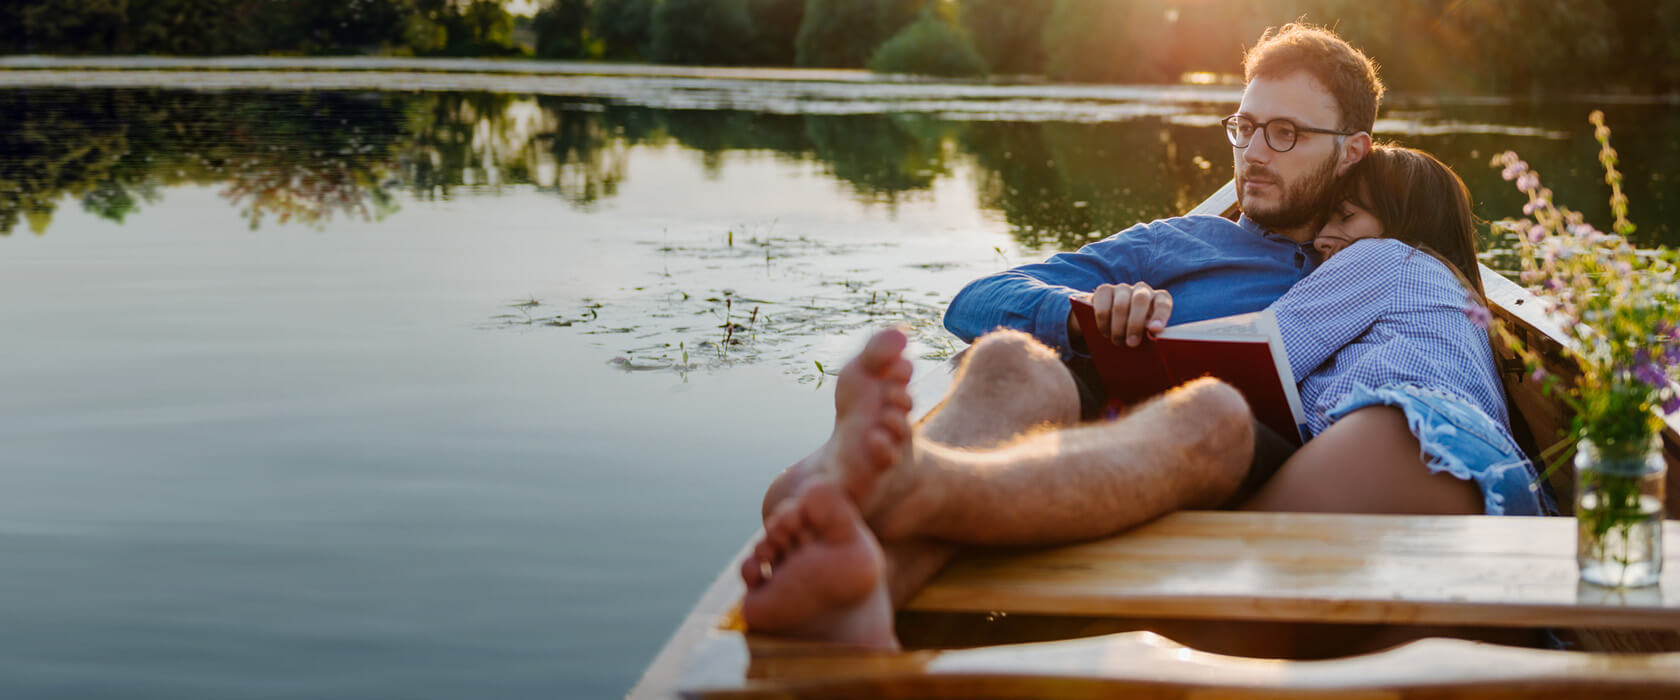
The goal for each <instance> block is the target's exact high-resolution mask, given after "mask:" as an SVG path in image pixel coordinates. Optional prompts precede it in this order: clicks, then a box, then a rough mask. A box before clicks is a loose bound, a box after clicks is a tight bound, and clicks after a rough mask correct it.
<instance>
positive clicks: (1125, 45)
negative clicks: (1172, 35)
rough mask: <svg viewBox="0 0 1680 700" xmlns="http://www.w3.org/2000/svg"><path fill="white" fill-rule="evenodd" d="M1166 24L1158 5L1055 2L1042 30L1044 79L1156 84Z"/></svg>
mask: <svg viewBox="0 0 1680 700" xmlns="http://www.w3.org/2000/svg"><path fill="white" fill-rule="evenodd" d="M1168 29H1169V23H1168V21H1167V12H1166V7H1165V6H1164V3H1163V2H1162V0H1056V6H1055V9H1054V10H1053V11H1052V12H1051V13H1050V18H1049V20H1047V21H1046V23H1045V27H1044V46H1045V66H1044V68H1045V74H1047V75H1049V76H1050V77H1051V78H1055V79H1057V80H1073V81H1079V82H1106V83H1134V82H1160V81H1162V80H1164V79H1167V78H1169V77H1171V78H1177V76H1176V75H1172V76H1169V75H1167V71H1165V70H1163V68H1162V66H1161V64H1160V63H1159V60H1158V59H1159V57H1160V56H1161V55H1162V54H1163V49H1164V47H1165V46H1166V44H1167V42H1166V39H1167V35H1168V33H1167V32H1168Z"/></svg>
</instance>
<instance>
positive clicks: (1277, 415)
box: [1073, 299, 1307, 445]
mask: <svg viewBox="0 0 1680 700" xmlns="http://www.w3.org/2000/svg"><path fill="white" fill-rule="evenodd" d="M1073 314H1074V317H1075V318H1077V319H1078V320H1079V328H1080V332H1081V334H1082V335H1083V336H1084V337H1085V346H1086V348H1088V349H1089V350H1090V351H1091V361H1092V363H1093V364H1095V365H1096V367H1097V374H1098V375H1100V376H1101V377H1102V382H1103V387H1104V388H1105V389H1107V390H1108V406H1109V408H1110V409H1111V410H1115V411H1124V410H1125V409H1126V407H1128V406H1134V405H1137V404H1140V403H1142V402H1144V401H1147V400H1148V399H1149V398H1150V397H1153V396H1156V395H1159V394H1162V393H1165V392H1166V391H1167V390H1169V389H1171V388H1173V387H1175V386H1178V385H1180V384H1183V383H1185V382H1188V381H1190V380H1193V379H1196V378H1198V377H1205V376H1212V377H1217V378H1219V379H1220V380H1223V381H1224V382H1225V383H1227V384H1230V385H1231V386H1233V387H1235V388H1236V389H1237V391H1239V392H1242V395H1243V398H1244V399H1247V400H1248V405H1249V408H1250V409H1251V410H1253V411H1254V417H1255V418H1256V419H1257V420H1259V421H1260V422H1261V423H1262V424H1264V425H1265V426H1266V427H1269V428H1271V429H1272V430H1274V431H1277V434H1278V435H1282V436H1283V437H1284V438H1285V439H1287V440H1289V441H1291V442H1294V443H1295V444H1297V445H1299V444H1301V443H1303V442H1305V439H1306V427H1307V426H1306V423H1307V419H1306V413H1304V412H1303V411H1302V410H1301V395H1300V392H1299V391H1298V390H1297V389H1296V387H1295V373H1294V372H1292V371H1290V369H1289V355H1288V353H1287V352H1286V351H1285V350H1284V347H1283V337H1282V335H1281V334H1280V333H1279V332H1278V326H1277V317H1276V316H1274V315H1273V314H1272V312H1271V310H1270V309H1267V310H1265V311H1256V312H1254V313H1248V314H1240V315H1237V316H1226V317H1224V318H1214V319H1208V320H1206V321H1197V322H1196V323H1186V324H1183V325H1177V326H1170V327H1168V328H1167V329H1166V330H1163V331H1161V333H1160V334H1159V335H1157V336H1156V337H1154V338H1148V337H1145V338H1144V339H1143V342H1142V343H1139V344H1138V346H1137V347H1135V348H1133V347H1126V346H1125V345H1115V344H1114V343H1113V342H1112V341H1110V340H1109V339H1108V338H1106V337H1104V336H1103V335H1102V334H1101V333H1099V332H1098V331H1097V315H1096V310H1095V309H1093V308H1092V307H1091V305H1090V304H1089V303H1087V302H1085V301H1082V300H1079V299H1074V300H1073Z"/></svg>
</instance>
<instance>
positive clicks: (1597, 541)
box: [1575, 436, 1667, 588]
mask: <svg viewBox="0 0 1680 700" xmlns="http://www.w3.org/2000/svg"><path fill="white" fill-rule="evenodd" d="M1666 476H1667V464H1666V463H1665V462H1664V461H1663V454H1662V441H1661V439H1660V438H1658V437H1656V436H1653V437H1652V438H1651V442H1650V444H1649V446H1648V447H1647V448H1646V449H1645V450H1644V451H1643V452H1642V453H1640V454H1633V455H1614V454H1607V453H1606V452H1604V451H1602V450H1600V449H1599V446H1598V445H1596V444H1594V443H1593V442H1592V441H1590V440H1582V441H1581V442H1580V444H1579V445H1578V447H1577V449H1576V452H1575V519H1576V522H1577V525H1578V530H1577V539H1576V546H1575V561H1576V563H1577V564H1578V565H1579V566H1580V569H1581V580H1583V581H1587V582H1589V583H1594V584H1597V585H1600V586H1612V587H1618V588H1621V587H1636V586H1650V585H1655V584H1656V583H1657V582H1658V580H1660V579H1661V578H1662V564H1663V562H1662V553H1663V543H1662V526H1663V499H1664V496H1665V494H1664V492H1663V489H1664V481H1665V477H1666Z"/></svg>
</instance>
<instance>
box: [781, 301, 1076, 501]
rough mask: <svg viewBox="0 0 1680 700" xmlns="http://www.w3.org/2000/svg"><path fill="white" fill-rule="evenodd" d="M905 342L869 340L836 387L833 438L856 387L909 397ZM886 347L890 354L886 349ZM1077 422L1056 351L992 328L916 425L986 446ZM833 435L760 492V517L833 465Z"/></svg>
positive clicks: (940, 439)
mask: <svg viewBox="0 0 1680 700" xmlns="http://www.w3.org/2000/svg"><path fill="white" fill-rule="evenodd" d="M902 347H903V346H902V345H898V344H896V343H894V342H879V341H872V342H871V343H870V345H868V346H866V347H865V349H864V352H863V353H862V354H860V355H859V356H858V357H857V358H856V359H854V360H853V361H852V362H851V363H849V364H847V365H846V367H845V369H843V370H841V373H840V380H839V381H838V382H836V384H835V392H834V401H835V409H836V411H835V413H836V421H835V422H836V428H835V435H836V436H839V435H840V434H841V431H840V428H839V424H840V423H841V421H842V419H843V417H844V416H845V415H846V414H847V413H849V412H850V409H851V406H852V405H853V404H855V403H857V394H858V393H860V392H859V390H858V385H859V384H860V383H864V382H867V381H871V380H878V381H880V382H883V383H885V384H888V385H890V386H889V387H888V390H889V391H891V392H892V393H893V400H894V401H895V402H897V401H900V400H902V401H904V402H906V403H907V402H908V396H909V394H908V392H907V390H905V389H904V388H903V387H904V386H905V385H906V384H908V382H909V381H910V363H909V362H908V361H906V360H904V359H903V358H900V357H898V354H897V353H898V349H901V348H902ZM888 351H890V353H889V352H888ZM1078 420H1079V394H1078V390H1077V389H1076V388H1075V387H1074V384H1073V378H1072V377H1071V376H1070V375H1069V374H1068V371H1067V368H1066V367H1064V366H1063V365H1062V363H1061V361H1060V360H1059V359H1058V358H1057V357H1056V353H1055V351H1054V350H1051V349H1050V348H1047V347H1045V346H1044V345H1043V344H1041V343H1039V342H1038V341H1037V340H1034V339H1033V338H1032V336H1029V335H1027V334H1025V333H1021V332H1018V331H998V332H995V333H991V334H988V335H986V336H983V337H981V338H980V339H979V340H977V341H975V343H974V345H973V347H970V348H969V349H968V351H967V352H966V353H965V354H964V357H963V363H962V366H961V367H960V368H959V369H958V370H957V374H956V377H955V379H954V380H953V382H952V386H951V390H950V392H949V393H948V394H947V395H946V397H945V399H944V400H943V401H941V402H940V404H939V406H938V407H937V408H936V409H934V410H933V411H932V412H931V413H929V415H928V416H927V417H925V418H924V419H923V421H922V423H921V424H920V425H919V426H918V430H919V432H920V437H921V438H922V439H925V440H929V441H932V442H936V443H941V444H944V445H949V446H953V447H971V448H978V447H991V446H995V445H998V444H1001V443H1003V442H1005V441H1007V440H1010V439H1013V438H1015V437H1016V436H1018V435H1020V434H1021V433H1023V432H1026V431H1028V430H1032V429H1035V428H1044V427H1052V426H1064V425H1072V424H1074V423H1076V422H1078ZM835 443H836V439H835V438H830V440H829V444H827V445H824V446H823V448H822V449H819V450H817V451H816V452H815V453H813V454H812V455H811V456H809V457H806V458H805V459H803V460H801V461H800V462H799V463H797V464H795V465H793V466H792V467H789V468H788V469H787V470H785V471H783V472H782V473H781V474H780V475H778V476H777V477H776V479H775V481H773V482H771V484H770V488H769V489H768V490H767V491H765V494H764V506H763V516H764V517H766V518H768V517H769V516H770V514H771V513H772V512H773V511H774V510H775V507H776V505H777V504H779V503H781V502H782V501H783V500H784V499H787V498H789V497H791V496H793V495H794V494H796V493H798V491H799V487H800V485H801V484H803V483H804V482H805V481H806V480H807V479H809V478H811V477H812V476H815V475H817V474H820V473H822V472H823V471H824V470H825V469H828V466H827V465H830V464H832V462H833V461H834V460H833V458H832V455H833V451H834V446H835Z"/></svg>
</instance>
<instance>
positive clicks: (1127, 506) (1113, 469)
mask: <svg viewBox="0 0 1680 700" xmlns="http://www.w3.org/2000/svg"><path fill="white" fill-rule="evenodd" d="M1253 443H1254V437H1253V423H1252V421H1251V419H1250V417H1249V412H1248V405H1247V403H1245V402H1244V401H1243V399H1242V396H1241V395H1240V394H1238V393H1237V391H1236V390H1235V389H1232V388H1231V387H1230V386H1228V385H1226V384H1223V383H1220V382H1218V381H1215V380H1208V379H1203V380H1198V381H1195V382H1191V383H1190V384H1187V385H1185V386H1183V387H1179V388H1178V389H1175V390H1173V391H1171V392H1168V393H1167V394H1165V395H1163V396H1161V397H1159V398H1157V399H1155V400H1153V401H1151V402H1149V403H1147V404H1144V405H1143V406H1140V407H1138V408H1137V409H1135V410H1133V411H1132V412H1131V413H1128V414H1127V415H1126V416H1125V417H1124V418H1122V419H1121V420H1118V421H1114V422H1111V423H1099V424H1093V425H1084V426H1078V427H1074V428H1067V429H1062V430H1052V431H1045V432H1039V433H1032V434H1028V435H1025V436H1023V437H1021V438H1020V439H1019V440H1017V441H1015V442H1012V443H1009V444H1006V445H1004V446H1002V447H998V448H996V449H992V450H985V451H971V450H964V449H958V448H952V447H947V446H943V445H939V444H936V443H932V442H927V441H920V440H917V441H913V442H912V445H911V448H912V449H911V450H910V454H909V455H908V456H907V458H906V459H905V460H903V462H902V463H901V464H899V465H898V466H897V467H894V468H891V469H888V470H886V472H884V473H883V474H882V475H881V478H880V480H879V483H878V484H877V485H876V492H875V494H874V495H873V496H872V497H870V498H869V499H866V500H865V501H863V502H862V506H863V507H862V508H861V509H860V510H862V512H863V513H864V517H865V519H866V520H867V521H868V522H869V523H870V526H871V527H872V528H873V529H874V530H875V532H876V533H877V534H878V535H880V536H881V537H882V538H883V539H889V540H890V539H896V538H898V537H932V538H936V539H942V540H946V541H950V542H956V543H962V544H976V545H1047V544H1061V543H1066V542H1072V541H1077V540H1083V539H1089V538H1092V537H1100V536H1103V535H1108V534H1112V533H1115V532H1119V531H1121V530H1124V529H1126V528H1129V527H1132V526H1134V525H1137V524H1139V523H1142V522H1145V521H1147V520H1150V519H1152V518H1155V517H1158V516H1160V515H1162V514H1165V513H1168V512H1171V511H1174V510H1179V509H1183V508H1198V507H1201V508H1208V507H1214V506H1217V505H1218V504H1220V503H1222V502H1223V501H1224V500H1225V499H1228V498H1230V497H1231V496H1232V495H1233V494H1234V493H1235V492H1236V490H1237V488H1238V487H1239V486H1240V485H1241V483H1242V479H1243V476H1244V475H1245V474H1246V472H1247V470H1248V464H1249V460H1250V458H1251V456H1252V451H1253V448H1254V445H1253Z"/></svg>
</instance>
